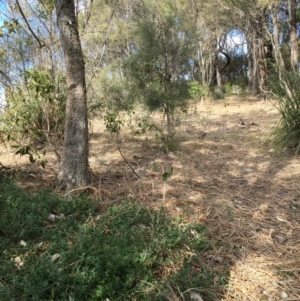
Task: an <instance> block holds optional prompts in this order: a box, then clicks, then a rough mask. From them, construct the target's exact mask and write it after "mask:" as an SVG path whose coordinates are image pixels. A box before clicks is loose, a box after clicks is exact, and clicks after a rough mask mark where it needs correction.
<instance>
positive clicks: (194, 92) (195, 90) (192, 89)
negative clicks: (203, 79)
mask: <svg viewBox="0 0 300 301" xmlns="http://www.w3.org/2000/svg"><path fill="white" fill-rule="evenodd" d="M189 93H190V96H191V97H192V98H193V99H197V100H199V99H200V98H201V97H202V96H205V95H206V94H207V89H206V87H204V86H202V85H200V84H199V82H198V81H192V82H190V83H189Z"/></svg>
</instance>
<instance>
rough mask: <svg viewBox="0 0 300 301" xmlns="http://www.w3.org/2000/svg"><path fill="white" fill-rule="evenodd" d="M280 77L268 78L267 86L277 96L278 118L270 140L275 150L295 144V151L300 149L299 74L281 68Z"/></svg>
mask: <svg viewBox="0 0 300 301" xmlns="http://www.w3.org/2000/svg"><path fill="white" fill-rule="evenodd" d="M281 73H282V78H283V79H281V80H278V78H277V77H275V76H274V77H272V78H270V82H269V86H270V88H271V89H272V91H273V93H274V94H275V95H276V96H278V102H276V103H275V106H276V108H277V109H278V111H279V113H280V118H279V120H278V121H277V124H276V125H275V126H274V128H273V130H272V132H271V136H270V140H271V143H272V144H273V146H274V147H275V148H276V150H277V151H282V150H283V149H284V148H285V147H287V146H295V152H296V153H298V152H299V150H300V90H299V82H300V75H299V74H298V73H291V72H287V71H284V70H282V71H281Z"/></svg>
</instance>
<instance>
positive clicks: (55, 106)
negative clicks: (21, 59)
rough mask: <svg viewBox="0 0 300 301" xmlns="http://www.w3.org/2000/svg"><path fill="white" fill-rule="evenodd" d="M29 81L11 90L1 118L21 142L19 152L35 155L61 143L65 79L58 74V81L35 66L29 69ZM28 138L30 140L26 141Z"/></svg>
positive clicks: (8, 131) (27, 74) (16, 140)
mask: <svg viewBox="0 0 300 301" xmlns="http://www.w3.org/2000/svg"><path fill="white" fill-rule="evenodd" d="M25 82H26V84H25V85H24V86H21V87H17V88H16V89H14V90H11V91H9V93H7V95H6V96H7V98H6V102H7V104H6V107H5V111H4V114H3V115H2V116H1V121H2V123H3V131H4V132H5V133H6V134H7V136H8V138H9V140H12V141H13V142H14V143H15V144H17V145H18V144H20V146H19V149H18V151H17V153H18V154H20V155H24V154H28V155H33V153H34V150H38V148H40V147H43V146H45V145H49V144H50V145H55V144H60V143H61V140H62V138H63V131H64V122H65V121H64V120H65V102H66V96H65V92H64V91H63V90H64V89H63V88H64V85H65V80H64V78H63V77H58V78H57V81H56V83H55V82H54V79H52V77H51V76H50V74H49V73H48V72H47V71H44V70H36V69H31V70H28V71H26V72H25ZM26 140H28V142H24V141H26ZM24 144H25V146H24ZM24 147H25V148H26V149H27V151H24V150H26V149H25V148H24ZM28 147H30V152H29V149H28Z"/></svg>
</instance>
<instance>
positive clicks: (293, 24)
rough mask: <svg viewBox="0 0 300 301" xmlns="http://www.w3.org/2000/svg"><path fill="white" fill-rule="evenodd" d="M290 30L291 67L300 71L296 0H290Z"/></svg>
mask: <svg viewBox="0 0 300 301" xmlns="http://www.w3.org/2000/svg"><path fill="white" fill-rule="evenodd" d="M288 10H289V20H288V22H289V30H290V47H291V67H292V70H293V71H294V72H296V71H298V44H297V21H296V13H297V3H296V0H288Z"/></svg>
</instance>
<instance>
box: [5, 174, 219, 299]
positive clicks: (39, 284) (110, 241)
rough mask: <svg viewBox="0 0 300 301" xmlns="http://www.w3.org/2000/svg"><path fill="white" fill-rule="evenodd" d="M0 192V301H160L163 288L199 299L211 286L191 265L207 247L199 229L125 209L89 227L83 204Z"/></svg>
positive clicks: (209, 277)
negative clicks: (191, 293) (194, 292)
mask: <svg viewBox="0 0 300 301" xmlns="http://www.w3.org/2000/svg"><path fill="white" fill-rule="evenodd" d="M0 185H1V187H0V188H1V195H0V210H1V219H0V235H1V240H0V254H1V269H0V283H1V285H0V299H1V300H12V301H13V300H24V301H26V300H57V301H59V300H87V301H89V300H91V301H92V300H93V301H94V300H103V301H104V300H107V299H110V300H137V301H138V300H145V301H146V300H149V301H150V300H157V301H160V300H166V294H167V291H168V288H169V287H170V286H171V287H174V288H176V291H177V289H180V291H181V292H184V291H186V290H188V289H189V288H193V290H199V291H200V292H202V290H204V289H205V288H207V287H208V286H210V285H212V283H213V279H214V277H215V276H216V275H214V273H213V272H211V271H207V270H206V269H204V268H203V267H200V264H199V259H200V258H201V257H202V256H203V255H201V253H202V252H204V250H205V249H206V248H207V247H208V244H207V242H206V241H205V239H204V229H203V227H202V226H201V225H198V224H185V223H182V222H175V221H174V220H171V219H170V218H168V217H167V216H166V214H165V212H164V211H159V210H158V211H155V210H152V209H148V208H145V207H143V206H142V205H140V204H138V203H132V202H124V203H123V204H120V205H118V206H114V207H111V208H109V210H108V211H107V212H106V213H105V214H104V215H102V216H101V217H100V218H99V219H98V220H95V219H93V217H92V216H93V214H94V208H95V205H96V204H95V203H94V202H92V201H91V200H89V199H87V198H86V197H85V198H84V197H81V198H74V199H72V200H71V201H66V200H64V199H61V198H60V197H58V196H55V195H53V194H50V193H48V192H47V191H46V190H43V191H40V192H37V193H35V194H28V193H26V192H24V191H23V190H21V189H19V188H17V187H16V186H15V185H14V184H13V183H12V182H11V181H8V180H3V179H2V181H1V184H0ZM50 213H51V214H53V216H55V217H56V219H55V220H53V221H50V220H49V219H48V216H49V214H50ZM191 254H192V255H191ZM54 255H55V256H54ZM203 294H204V293H203ZM206 300H210V298H208V297H207V298H206Z"/></svg>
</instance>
